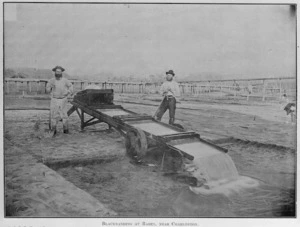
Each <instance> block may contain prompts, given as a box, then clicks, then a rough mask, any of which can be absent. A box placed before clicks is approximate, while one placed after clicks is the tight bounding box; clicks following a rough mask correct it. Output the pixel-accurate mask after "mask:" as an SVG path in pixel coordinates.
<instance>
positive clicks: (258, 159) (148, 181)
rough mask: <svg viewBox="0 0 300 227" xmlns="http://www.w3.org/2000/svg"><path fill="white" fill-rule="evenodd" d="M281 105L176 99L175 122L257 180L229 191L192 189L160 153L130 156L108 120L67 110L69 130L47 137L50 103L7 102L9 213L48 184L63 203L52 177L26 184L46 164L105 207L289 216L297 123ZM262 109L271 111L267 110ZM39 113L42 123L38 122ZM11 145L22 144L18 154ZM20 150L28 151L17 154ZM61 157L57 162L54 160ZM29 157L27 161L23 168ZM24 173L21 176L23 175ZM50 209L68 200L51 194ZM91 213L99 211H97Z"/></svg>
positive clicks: (122, 212) (25, 209)
mask: <svg viewBox="0 0 300 227" xmlns="http://www.w3.org/2000/svg"><path fill="white" fill-rule="evenodd" d="M123 101H124V100H123ZM37 102H38V103H37ZM47 102H48V101H44V100H43V101H41V100H38V101H37V100H31V101H28V100H26V101H24V100H14V101H9V102H6V103H12V104H11V105H10V107H14V108H16V107H22V106H23V107H27V108H28V107H30V106H32V107H33V106H34V107H39V108H42V107H45V108H46V107H47V105H48V103H47ZM132 102H137V100H132ZM145 103H146V101H145V102H144V104H145ZM121 104H122V105H123V107H125V108H128V109H129V110H132V111H135V112H138V113H148V114H149V113H154V112H155V110H156V106H155V102H151V101H149V102H148V103H146V104H148V105H141V104H133V103H121ZM8 106H9V105H7V107H8ZM188 108H190V109H188ZM278 108H279V106H276V105H265V106H263V105H253V106H251V105H239V107H238V108H237V107H236V105H230V104H226V105H225V104H222V105H221V104H219V105H217V104H212V105H209V104H207V103H203V104H201V103H197V104H194V103H187V102H186V103H182V104H181V106H178V109H177V119H178V120H177V121H178V123H180V124H182V125H184V126H185V128H186V129H191V130H194V131H197V132H199V133H200V135H201V136H202V137H204V138H207V139H210V140H212V141H215V143H217V144H218V145H220V146H222V147H224V148H227V149H228V150H229V151H228V154H229V155H230V157H231V158H232V159H233V161H234V163H235V165H236V167H237V169H238V172H239V173H240V175H243V176H249V177H251V178H254V179H257V180H258V182H259V186H258V187H256V188H250V189H247V190H241V191H239V192H235V193H232V194H230V195H224V194H212V195H201V194H200V195H196V194H195V193H193V192H191V191H190V190H189V183H190V182H188V181H186V180H185V179H184V178H176V177H175V176H174V175H170V174H168V175H165V174H164V173H165V172H168V171H166V170H164V171H161V168H160V156H159V155H158V156H157V157H155V158H154V159H153V162H152V163H150V162H149V163H150V164H152V165H137V164H135V163H132V162H131V160H130V159H129V158H128V157H127V156H126V154H125V153H126V152H125V146H124V139H123V138H122V137H121V136H120V135H119V134H118V133H117V132H115V131H113V130H109V129H108V127H107V125H105V124H99V125H96V126H91V127H89V128H87V129H86V130H85V131H84V132H80V121H79V118H78V116H76V115H75V114H73V115H72V116H71V117H70V122H71V124H70V131H71V134H70V135H64V134H62V133H61V130H62V127H60V128H59V130H60V132H59V134H58V136H57V137H56V138H54V139H51V138H47V137H46V135H47V134H46V133H45V129H46V128H47V124H48V111H44V110H39V111H23V110H18V111H17V110H15V111H12V110H8V111H6V112H5V138H6V139H7V141H9V142H6V144H5V145H6V147H5V169H6V200H7V201H9V203H10V204H13V205H15V206H18V204H19V205H20V204H22V206H21V207H22V208H21V209H19V210H17V211H15V214H14V215H21V216H35V215H34V213H33V212H29V210H30V209H33V208H34V207H35V210H36V211H37V210H38V209H37V208H38V207H41V205H40V204H41V202H44V203H45V201H46V200H47V199H46V198H45V195H44V194H43V193H46V192H47V193H48V194H53V195H54V194H55V193H56V198H60V201H61V203H62V204H66V203H68V202H69V203H70V200H69V199H68V198H67V197H66V196H64V194H63V192H62V191H61V190H57V189H56V188H57V187H58V186H57V184H56V186H55V187H53V186H52V187H50V186H49V185H51V182H52V183H53V181H49V182H48V184H47V185H48V186H47V187H43V190H42V191H38V190H37V192H36V193H31V192H30V190H28V188H26V185H30V184H33V185H35V186H36V185H37V184H42V185H45V184H46V183H45V182H46V180H47V179H44V180H43V179H40V180H39V181H38V182H39V183H37V182H36V181H37V180H36V179H37V178H35V177H36V176H35V174H37V172H39V169H40V168H41V166H44V167H43V168H46V169H47V171H53V170H54V171H53V172H51V174H52V177H53V178H54V179H60V180H61V181H60V182H61V183H60V184H61V185H64V184H66V185H68V184H70V183H71V184H73V185H75V186H76V187H74V188H72V189H70V190H66V191H67V193H69V194H73V195H74V196H75V195H76V193H79V192H77V191H76V188H78V189H79V190H80V193H87V194H85V195H86V196H78V198H77V199H78V201H77V202H78V203H79V204H89V202H87V201H88V199H87V196H91V197H92V198H94V199H95V201H99V203H100V204H101V207H102V208H101V209H102V211H103V210H107V211H109V210H113V211H114V212H116V213H117V214H118V215H119V216H131V217H132V216H148V217H149V216H150V217H151V216H194V217H228V216H229V217H279V216H280V217H284V216H293V215H295V176H296V174H295V173H296V171H295V168H296V164H295V163H296V149H295V147H296V127H295V125H292V124H287V123H285V122H286V120H288V119H287V118H285V116H284V114H282V115H280V114H279V113H278V111H277V110H278ZM266 110H268V111H269V112H268V113H266ZM266 115H269V116H270V117H267V116H266ZM167 118H168V116H167V114H166V116H164V118H163V121H167V120H168V119H167ZM38 119H40V125H41V127H40V128H39V129H35V124H36V122H37V120H38ZM8 143H9V144H10V145H8ZM15 150H19V151H18V152H17V154H18V155H16V152H14V151H15ZM20 153H21V154H22V155H21V156H20ZM24 155H27V156H28V158H24V159H20V157H23V156H24ZM27 156H26V157H27ZM24 157H25V156H24ZM29 157H31V158H29ZM104 159H105V160H106V161H103V160H104ZM21 160H22V166H23V167H24V168H23V169H22V171H21V170H20V165H19V163H20V161H21ZM95 160H99V161H95ZM59 161H60V164H57V165H55V164H53V163H58V162H59ZM148 161H149V160H148ZM169 161H170V160H169ZM66 163H67V164H66ZM30 165H31V167H30V168H25V167H26V166H30ZM47 166H48V167H47ZM49 167H51V168H52V169H53V170H52V169H51V168H49ZM33 169H34V170H35V171H33ZM29 170H30V171H31V172H28V171H29ZM32 172H33V173H32ZM170 172H172V171H171V170H170ZM24 174H25V175H26V177H22V176H23V175H24ZM30 174H31V175H30ZM61 176H62V177H63V178H62V179H61V178H60V177H61ZM38 179H39V178H38ZM63 180H64V181H65V182H63ZM61 187H64V186H61ZM68 187H70V186H68ZM68 187H67V186H66V187H65V188H66V189H67V188H68ZM37 188H39V187H37ZM47 190H48V191H47ZM49 190H50V191H49ZM45 191H46V192H45ZM75 191H76V192H75ZM47 193H46V194H47ZM61 193H62V194H61ZM80 193H79V194H80ZM79 194H78V195H79ZM37 195H38V196H40V197H39V198H40V199H39V201H40V203H39V202H35V203H28V198H33V197H36V196H37ZM58 195H59V196H58ZM26 201H27V203H26ZM71 203H72V202H71ZM100 204H98V205H96V204H95V205H94V206H100ZM47 209H48V210H49V213H48V216H68V212H66V206H60V207H58V206H57V204H55V203H54V202H53V203H50V205H48V208H47V206H46V208H45V209H44V210H43V212H44V214H45V213H47ZM68 209H69V208H68ZM89 209H91V208H89V207H85V208H84V209H83V210H85V211H84V212H83V211H82V210H81V208H80V205H78V206H77V207H76V209H75V208H74V210H73V213H75V214H76V213H80V212H81V213H80V214H81V216H86V215H87V213H88V210H89ZM98 209H100V208H98ZM50 210H55V212H53V211H50ZM106 214H107V213H106ZM91 215H92V216H93V215H94V216H101V215H104V214H103V213H101V212H100V213H98V214H95V213H93V214H91ZM87 216H88V215H87Z"/></svg>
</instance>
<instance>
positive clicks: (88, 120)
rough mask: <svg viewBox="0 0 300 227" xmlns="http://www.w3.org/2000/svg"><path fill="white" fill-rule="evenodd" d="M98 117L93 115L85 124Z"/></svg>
mask: <svg viewBox="0 0 300 227" xmlns="http://www.w3.org/2000/svg"><path fill="white" fill-rule="evenodd" d="M94 119H96V118H95V117H92V118H91V119H89V120H88V121H86V122H85V124H87V123H89V122H91V121H92V120H94Z"/></svg>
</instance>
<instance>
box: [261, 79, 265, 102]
mask: <svg viewBox="0 0 300 227" xmlns="http://www.w3.org/2000/svg"><path fill="white" fill-rule="evenodd" d="M265 96H266V84H265V80H263V90H262V101H265Z"/></svg>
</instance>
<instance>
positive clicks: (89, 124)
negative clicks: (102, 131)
mask: <svg viewBox="0 0 300 227" xmlns="http://www.w3.org/2000/svg"><path fill="white" fill-rule="evenodd" d="M101 122H103V121H101V120H97V121H92V122H89V123H87V122H85V123H84V127H87V126H91V125H95V124H98V123H101Z"/></svg>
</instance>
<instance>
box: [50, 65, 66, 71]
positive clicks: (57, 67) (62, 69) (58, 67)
mask: <svg viewBox="0 0 300 227" xmlns="http://www.w3.org/2000/svg"><path fill="white" fill-rule="evenodd" d="M56 69H60V70H61V71H62V72H63V71H65V69H64V68H63V67H61V66H59V65H57V66H55V67H54V68H53V69H52V71H53V72H55V71H56Z"/></svg>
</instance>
